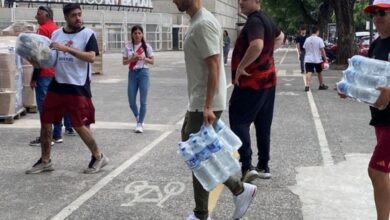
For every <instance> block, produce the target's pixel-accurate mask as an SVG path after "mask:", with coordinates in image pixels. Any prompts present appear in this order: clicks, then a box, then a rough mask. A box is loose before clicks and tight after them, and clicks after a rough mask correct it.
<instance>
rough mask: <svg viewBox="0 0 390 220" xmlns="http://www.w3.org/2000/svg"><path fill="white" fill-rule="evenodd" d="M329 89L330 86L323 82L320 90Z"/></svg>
mask: <svg viewBox="0 0 390 220" xmlns="http://www.w3.org/2000/svg"><path fill="white" fill-rule="evenodd" d="M327 89H328V86H327V85H325V84H322V85H320V86H319V87H318V90H327Z"/></svg>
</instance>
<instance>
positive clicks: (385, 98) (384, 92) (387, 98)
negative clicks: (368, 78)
mask: <svg viewBox="0 0 390 220" xmlns="http://www.w3.org/2000/svg"><path fill="white" fill-rule="evenodd" d="M378 90H379V91H380V92H381V94H380V95H379V97H378V100H376V102H375V103H374V106H375V107H376V108H378V109H379V110H383V109H385V108H386V107H387V106H388V105H389V102H390V87H380V88H378Z"/></svg>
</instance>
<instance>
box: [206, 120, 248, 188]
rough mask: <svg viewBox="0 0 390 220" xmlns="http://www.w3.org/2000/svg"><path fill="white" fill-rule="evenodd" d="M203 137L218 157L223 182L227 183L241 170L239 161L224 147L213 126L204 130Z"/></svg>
mask: <svg viewBox="0 0 390 220" xmlns="http://www.w3.org/2000/svg"><path fill="white" fill-rule="evenodd" d="M202 137H203V139H204V141H205V143H206V145H207V147H208V148H209V149H210V151H211V152H212V153H213V154H214V155H215V156H216V159H217V160H218V161H219V163H220V164H221V170H220V173H221V176H223V177H222V180H221V182H225V181H226V180H227V179H228V178H229V176H232V175H235V174H236V173H238V172H239V171H240V170H241V168H240V164H239V163H238V161H237V160H236V159H235V158H234V157H233V155H232V154H231V153H230V152H229V151H228V150H226V148H225V147H224V146H223V145H222V143H221V141H220V140H219V138H218V135H217V133H215V131H214V129H213V128H212V127H211V126H210V127H204V128H203V131H202ZM222 174H223V175H222Z"/></svg>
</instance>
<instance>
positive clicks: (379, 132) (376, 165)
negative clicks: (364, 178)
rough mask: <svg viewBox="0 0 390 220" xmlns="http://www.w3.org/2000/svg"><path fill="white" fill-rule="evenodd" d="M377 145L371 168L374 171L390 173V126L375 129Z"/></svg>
mask: <svg viewBox="0 0 390 220" xmlns="http://www.w3.org/2000/svg"><path fill="white" fill-rule="evenodd" d="M375 134H376V140H377V145H376V147H375V150H374V153H373V154H372V157H371V160H370V164H369V166H370V167H371V168H372V169H375V170H378V171H382V172H384V173H390V126H386V127H379V126H378V127H375Z"/></svg>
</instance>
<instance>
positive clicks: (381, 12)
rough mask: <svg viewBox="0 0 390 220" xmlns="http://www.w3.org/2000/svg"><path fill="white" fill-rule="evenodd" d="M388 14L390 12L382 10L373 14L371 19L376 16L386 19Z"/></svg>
mask: <svg viewBox="0 0 390 220" xmlns="http://www.w3.org/2000/svg"><path fill="white" fill-rule="evenodd" d="M388 13H389V11H385V10H383V9H380V10H376V11H373V12H371V13H370V17H372V18H373V17H375V16H379V17H384V16H385V15H386V14H388Z"/></svg>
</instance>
